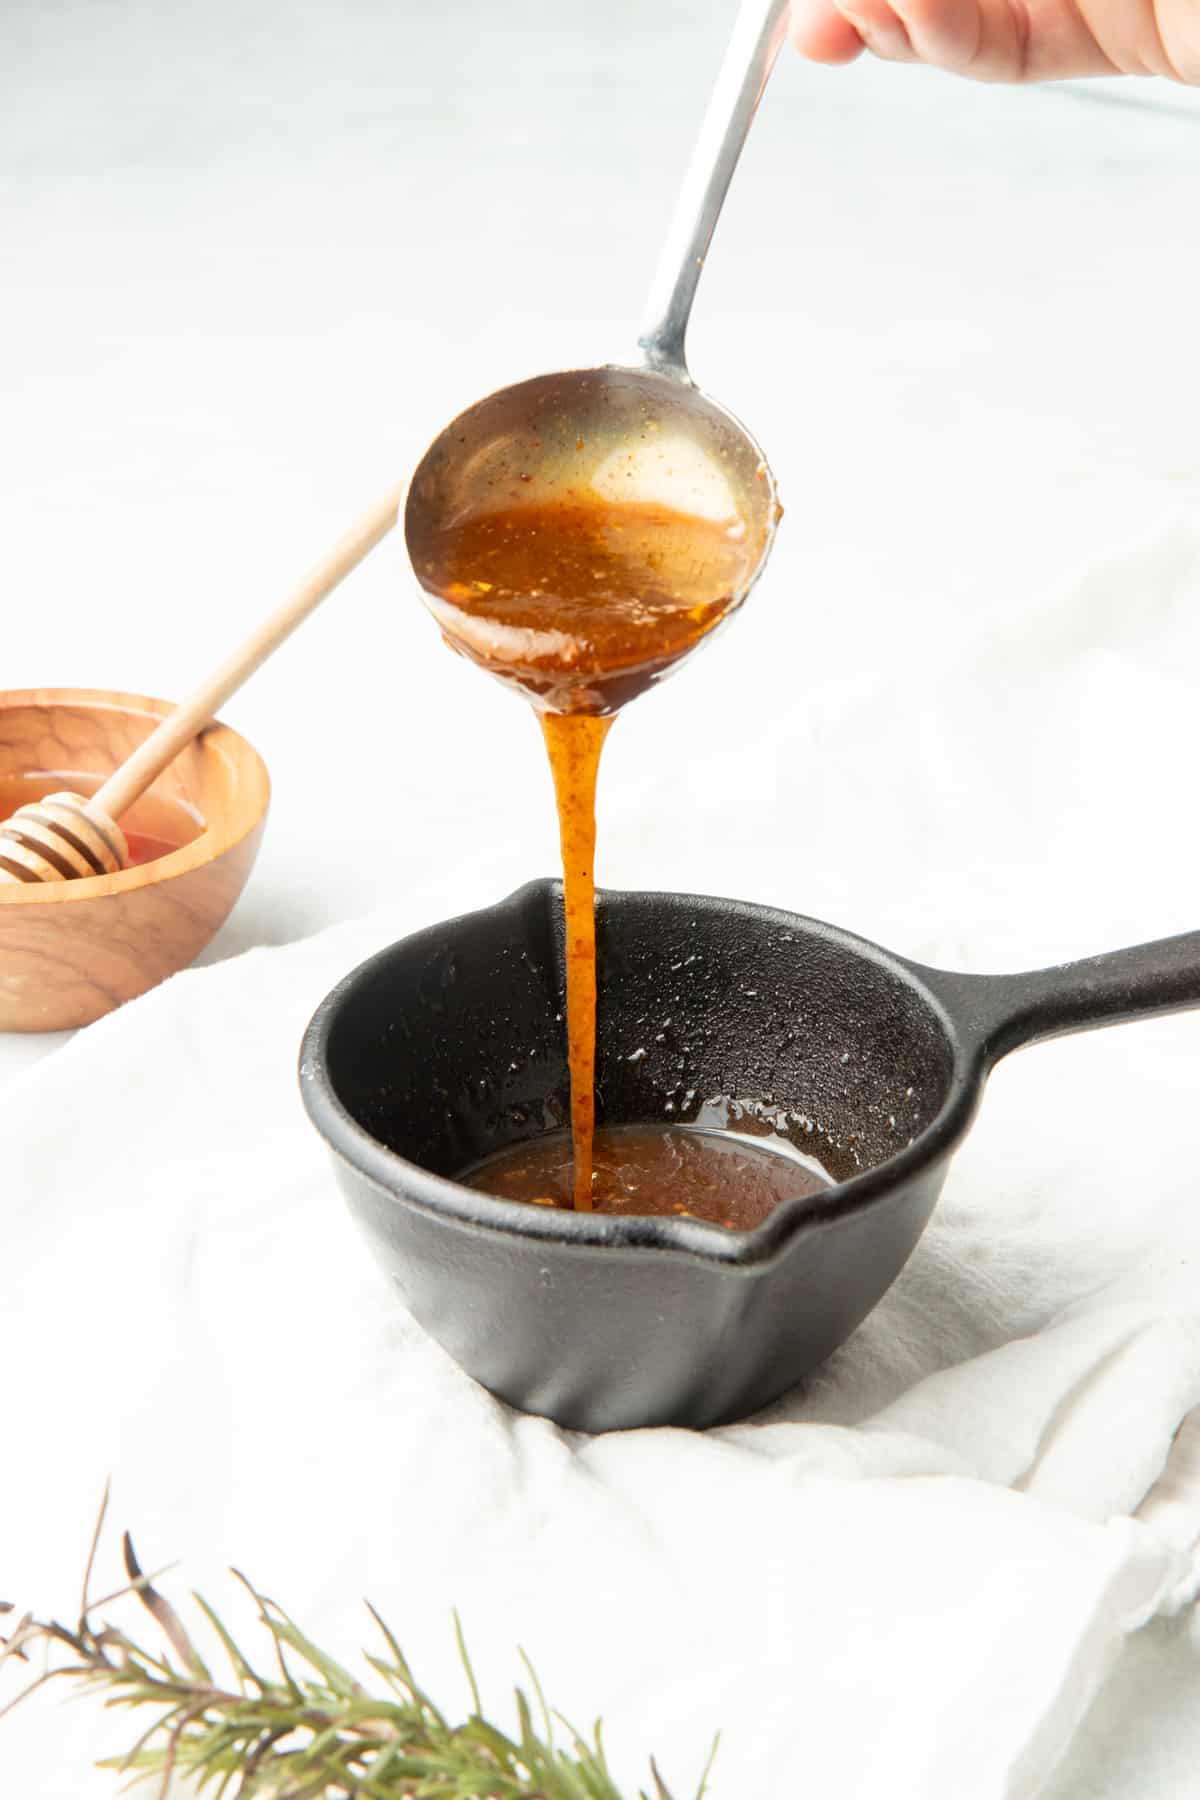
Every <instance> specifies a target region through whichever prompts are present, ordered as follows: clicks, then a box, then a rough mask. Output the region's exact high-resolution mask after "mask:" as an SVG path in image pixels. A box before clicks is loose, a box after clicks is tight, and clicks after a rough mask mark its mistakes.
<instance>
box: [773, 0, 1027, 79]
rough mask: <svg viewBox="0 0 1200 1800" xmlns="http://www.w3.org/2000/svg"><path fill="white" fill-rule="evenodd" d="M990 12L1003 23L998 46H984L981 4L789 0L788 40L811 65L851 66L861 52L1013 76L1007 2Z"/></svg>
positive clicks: (975, 0) (961, 0)
mask: <svg viewBox="0 0 1200 1800" xmlns="http://www.w3.org/2000/svg"><path fill="white" fill-rule="evenodd" d="M991 10H992V11H994V12H996V13H997V14H998V15H999V17H1000V20H1001V21H1002V23H1001V25H1000V28H999V30H998V31H997V32H996V33H995V35H996V36H997V37H998V38H999V39H1000V40H1001V42H999V43H996V44H994V45H993V44H991V43H988V44H986V45H985V43H984V37H985V32H984V8H983V6H981V4H980V0H792V24H791V33H792V41H793V43H794V44H795V45H796V48H797V49H798V50H799V51H800V53H801V55H802V56H807V57H808V58H809V60H810V61H811V62H822V63H846V62H853V60H854V58H855V57H856V56H858V55H860V53H861V52H862V51H863V50H864V49H866V50H870V51H871V53H872V54H873V55H875V56H879V57H883V58H884V59H885V60H886V61H888V62H923V63H929V64H931V65H932V66H933V67H934V68H938V69H951V70H954V71H956V72H958V73H964V74H965V73H967V72H968V71H969V72H970V73H972V74H978V73H985V74H989V75H991V76H992V77H993V78H1004V77H1005V76H1007V77H1008V78H1012V77H1013V76H1014V75H1015V74H1016V73H1017V67H1016V64H1017V62H1018V60H1019V59H1018V58H1017V57H1015V56H1014V55H1013V50H1014V48H1015V46H1013V45H1011V44H1009V43H1008V42H1005V41H1003V40H1005V39H1007V38H1008V37H1010V36H1011V35H1012V32H1011V27H1010V29H1009V30H1008V31H1005V29H1004V23H1003V22H1006V21H1007V20H1009V19H1011V17H1012V11H1011V9H1010V7H1009V6H1008V4H1007V0H999V5H998V6H997V5H993V7H992V8H991ZM992 35H993V34H992V33H991V32H989V33H987V36H988V37H989V38H990V37H991V36H992ZM984 50H986V51H987V52H988V54H987V55H986V56H985V57H984V59H983V60H985V61H986V62H988V63H990V64H992V65H994V66H993V67H991V68H989V69H987V70H981V69H980V68H979V67H978V64H979V61H980V59H981V52H982V51H984Z"/></svg>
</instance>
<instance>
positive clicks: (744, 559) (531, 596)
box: [422, 497, 752, 713]
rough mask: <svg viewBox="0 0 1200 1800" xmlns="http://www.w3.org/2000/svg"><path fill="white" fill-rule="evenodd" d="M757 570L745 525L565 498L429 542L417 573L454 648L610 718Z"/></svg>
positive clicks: (553, 707) (542, 694)
mask: <svg viewBox="0 0 1200 1800" xmlns="http://www.w3.org/2000/svg"><path fill="white" fill-rule="evenodd" d="M751 573H752V553H751V550H750V547H749V544H748V542H747V535H746V530H745V526H744V525H743V524H742V523H741V521H740V520H738V519H737V518H732V519H723V520H714V519H708V518H700V517H698V516H694V515H692V514H688V513H680V512H675V511H674V510H672V508H670V507H667V506H661V505H650V504H648V503H644V502H643V503H635V504H619V503H616V502H613V501H609V500H605V499H603V498H599V497H597V498H595V499H591V500H588V499H579V498H568V499H563V500H558V501H553V502H543V503H541V504H530V505H528V506H515V507H508V508H505V509H503V510H501V511H496V512H486V513H480V514H477V515H475V516H474V517H472V518H470V519H467V520H465V521H463V522H462V523H461V524H459V525H457V526H455V527H454V528H453V529H450V530H445V531H442V532H440V533H439V534H438V535H437V536H436V537H435V538H433V540H432V541H431V543H430V545H429V547H428V550H427V554H426V559H425V563H424V567H423V570H422V580H423V581H424V582H425V583H426V586H427V587H428V588H429V590H430V591H431V594H432V595H433V601H432V609H433V612H434V614H435V616H436V618H437V620H438V623H439V624H440V625H441V628H442V632H443V634H444V636H445V637H446V639H447V641H448V642H449V643H450V644H451V645H452V646H453V647H454V649H456V650H459V651H461V652H462V653H463V654H464V655H466V656H469V657H471V659H472V660H473V661H475V662H478V663H480V664H482V666H483V667H484V668H486V669H488V670H490V671H491V672H492V673H493V674H496V675H500V676H503V677H505V678H506V679H508V680H510V681H513V682H515V683H516V684H517V685H518V686H520V687H522V688H524V689H525V691H526V693H528V694H529V696H530V697H531V698H532V699H534V701H535V702H536V703H537V704H540V705H542V706H544V707H545V708H546V709H547V710H550V711H554V712H562V713H576V712H591V713H601V712H614V711H615V710H616V709H617V708H618V707H619V706H622V705H623V704H624V703H625V701H626V700H629V699H631V698H632V697H633V696H634V694H636V693H640V692H641V691H642V690H643V689H644V688H645V687H647V686H648V685H649V684H650V682H651V681H653V680H654V678H655V677H656V676H657V675H659V674H661V673H662V672H663V671H664V670H665V669H666V668H668V667H669V666H670V665H671V664H672V663H675V662H677V661H678V660H679V658H680V657H682V656H684V655H686V654H687V652H688V651H689V650H692V649H694V648H695V646H696V645H697V644H698V643H699V642H700V640H701V639H702V638H703V637H705V636H706V635H707V634H708V632H710V631H711V630H712V629H713V627H714V626H715V625H717V624H718V623H719V622H720V620H721V619H723V618H724V617H725V615H726V613H727V612H728V611H729V609H730V607H731V606H732V605H733V604H734V602H735V600H736V599H738V598H740V595H741V593H742V591H743V589H744V588H745V585H746V583H747V582H748V580H749V578H750V575H751Z"/></svg>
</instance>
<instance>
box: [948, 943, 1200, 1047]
mask: <svg viewBox="0 0 1200 1800" xmlns="http://www.w3.org/2000/svg"><path fill="white" fill-rule="evenodd" d="M919 973H920V975H921V978H922V979H923V980H924V981H925V982H927V984H928V985H929V987H931V988H932V989H933V991H934V993H935V994H936V995H937V997H938V998H939V1000H941V1002H942V1004H943V1005H944V1006H945V1008H946V1010H947V1012H948V1013H949V1014H950V1017H951V1019H952V1020H953V1022H954V1025H955V1027H956V1029H957V1031H958V1033H959V1035H960V1037H961V1038H962V1039H963V1040H964V1041H965V1042H966V1043H967V1044H969V1045H971V1046H972V1047H973V1048H975V1049H976V1050H977V1051H978V1052H979V1053H980V1054H981V1055H982V1057H983V1059H984V1061H985V1063H986V1064H987V1065H988V1066H989V1067H990V1065H991V1064H992V1063H995V1062H998V1061H999V1059H1000V1058H1001V1057H1002V1056H1007V1055H1008V1052H1009V1051H1010V1050H1016V1049H1019V1048H1020V1046H1021V1045H1022V1044H1034V1043H1037V1042H1039V1040H1041V1039H1042V1038H1051V1037H1061V1036H1062V1035H1063V1034H1064V1033H1066V1032H1068V1031H1090V1030H1092V1029H1094V1027H1096V1026H1097V1025H1115V1024H1119V1023H1120V1022H1121V1021H1122V1020H1126V1019H1145V1018H1149V1017H1151V1016H1152V1015H1153V1014H1155V1013H1171V1012H1185V1011H1186V1010H1187V1009H1188V1008H1189V1007H1192V1006H1200V931H1187V932H1184V933H1183V934H1182V935H1181V936H1179V937H1170V938H1159V939H1157V940H1156V942H1154V943H1152V944H1137V945H1135V946H1134V947H1133V948H1132V949H1130V950H1113V951H1110V952H1109V954H1108V955H1107V956H1089V957H1087V958H1086V959H1085V960H1084V961H1083V962H1070V963H1062V964H1060V965H1059V966H1058V967H1057V968H1053V969H1036V970H1033V971H1032V972H1031V973H1029V974H1025V975H959V974H950V973H948V972H947V971H945V970H941V969H921V970H920V971H919Z"/></svg>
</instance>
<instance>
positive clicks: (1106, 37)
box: [791, 0, 1200, 83]
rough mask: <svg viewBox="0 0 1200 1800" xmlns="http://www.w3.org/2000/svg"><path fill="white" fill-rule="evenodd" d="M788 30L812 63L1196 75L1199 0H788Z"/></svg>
mask: <svg viewBox="0 0 1200 1800" xmlns="http://www.w3.org/2000/svg"><path fill="white" fill-rule="evenodd" d="M791 34H792V40H793V42H794V43H795V45H796V48H797V49H798V50H799V51H800V52H801V54H802V55H804V56H807V57H808V58H809V59H810V60H811V61H813V62H823V63H847V62H853V60H854V58H855V57H856V56H859V55H860V54H861V53H862V51H863V50H870V51H871V52H872V53H873V54H874V55H875V56H881V57H883V58H884V59H885V60H886V61H888V62H921V63H927V64H929V65H930V66H931V67H933V68H936V69H948V70H951V71H952V72H953V73H954V74H956V75H969V76H972V77H973V78H974V79H975V80H977V81H1062V80H1065V79H1067V78H1068V77H1070V76H1076V75H1166V76H1168V77H1170V78H1171V79H1173V80H1175V81H1186V82H1196V83H1200V0H792V24H791Z"/></svg>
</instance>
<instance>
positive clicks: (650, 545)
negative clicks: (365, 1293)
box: [404, 0, 788, 1210]
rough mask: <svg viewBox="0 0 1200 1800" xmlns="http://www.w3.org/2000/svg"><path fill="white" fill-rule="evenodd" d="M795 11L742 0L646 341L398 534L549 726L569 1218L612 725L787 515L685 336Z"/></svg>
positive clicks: (467, 422) (548, 397)
mask: <svg viewBox="0 0 1200 1800" xmlns="http://www.w3.org/2000/svg"><path fill="white" fill-rule="evenodd" d="M787 13H788V3H787V0H744V4H743V6H742V10H741V12H740V14H739V16H738V20H737V24H736V26H735V29H734V34H733V38H732V41H731V43H730V46H729V50H728V52H727V53H726V57H725V61H724V64H723V65H722V68H721V72H720V74H719V76H718V78H717V83H716V86H715V88H714V90H713V95H712V99H711V101H710V103H709V107H708V111H707V113H706V115H705V119H704V123H703V125H702V127H701V131H700V136H699V139H698V141H697V144H696V147H695V150H694V151H693V154H692V159H691V162H690V164H689V166H688V170H687V173H686V175H685V178H684V182H683V187H682V190H681V193H680V196H679V200H678V202H677V205H676V209H675V214H674V218H673V220H672V223H671V226H670V229H669V231H668V234H667V238H666V242H665V245H664V249H663V254H662V257H661V260H660V264H659V270H658V274H657V276H656V278H655V282H654V286H653V288H652V291H651V295H650V300H649V304H648V307H647V313H646V323H645V326H644V328H643V331H642V333H641V337H640V339H639V343H640V348H641V352H642V361H641V365H640V366H638V367H625V366H622V365H614V364H606V365H604V366H602V367H600V368H593V369H574V370H568V371H562V372H560V373H558V374H555V375H541V376H537V377H536V378H535V379H533V380H531V381H523V382H519V383H518V384H517V385H516V386H514V387H506V388H501V389H499V390H498V391H497V392H496V393H494V394H491V395H489V397H488V398H487V399H485V400H481V401H480V402H479V403H478V404H477V405H475V406H472V407H470V408H469V409H468V410H467V411H466V412H464V413H462V414H460V415H459V417H458V418H456V419H455V420H454V421H453V422H452V423H451V424H450V425H448V426H447V427H446V429H445V430H444V431H443V432H442V433H441V435H440V436H439V437H437V438H436V439H435V440H434V442H433V444H432V445H431V446H430V448H429V450H428V451H426V453H425V456H424V457H423V459H422V461H421V462H420V464H419V465H418V467H417V470H416V473H415V474H414V476H413V481H412V486H411V488H410V490H409V496H408V503H407V507H406V510H405V518H404V530H405V537H406V540H407V544H408V550H409V555H410V557H411V559H412V563H413V568H414V570H415V571H416V574H417V578H418V580H419V581H420V582H421V585H422V587H423V588H424V589H425V590H426V594H427V596H428V602H429V606H430V609H431V611H432V612H433V614H434V616H435V618H436V619H437V621H438V623H439V625H440V626H441V629H442V634H443V636H444V638H445V639H446V641H447V643H449V644H450V646H451V647H452V648H453V649H455V650H457V651H459V652H460V653H461V654H462V655H464V656H467V657H468V658H470V659H471V660H472V661H473V662H475V663H478V664H479V665H480V666H481V667H482V668H484V669H485V670H487V671H488V672H489V673H491V674H493V675H497V676H499V677H500V678H501V679H503V680H505V681H507V682H509V683H510V684H513V685H515V686H517V687H518V688H520V689H521V690H522V691H523V692H524V693H525V695H526V696H527V698H529V699H530V700H531V701H532V702H533V704H534V705H535V706H536V707H537V708H538V709H539V711H540V712H541V713H542V719H543V730H544V731H545V735H546V742H547V747H548V749H549V752H550V761H551V767H552V770H553V774H554V782H555V788H556V791H557V795H558V805H559V816H560V825H561V834H562V849H563V868H564V875H565V910H566V931H567V941H568V946H569V949H570V954H569V957H568V970H567V1015H568V1033H569V1039H570V1052H571V1073H572V1081H571V1088H572V1104H571V1112H572V1131H573V1139H574V1145H575V1205H576V1206H577V1207H580V1208H582V1209H584V1210H586V1209H588V1208H590V1206H591V1204H592V1199H591V1193H592V1162H591V1143H592V1124H593V1088H594V1081H593V1064H594V1038H595V1002H596V981H595V957H594V943H595V938H594V931H595V927H594V905H593V892H594V890H593V861H594V851H595V812H594V802H595V786H596V770H597V765H598V762H599V757H600V751H601V747H602V745H603V741H604V736H605V733H606V731H607V729H608V725H609V723H610V721H611V718H612V715H613V714H614V713H615V712H616V711H617V710H618V708H619V707H621V706H623V705H624V704H625V702H626V701H628V700H630V699H632V698H633V697H634V696H635V695H636V694H639V693H641V692H643V691H644V689H645V688H647V687H648V686H649V685H650V684H651V683H652V682H653V681H655V680H657V679H658V678H659V677H660V676H662V675H663V674H664V673H666V671H667V670H669V669H670V668H673V667H674V666H675V665H676V664H677V663H678V662H679V661H681V660H682V658H683V657H684V656H686V655H687V654H688V653H689V652H690V651H691V650H693V649H695V648H696V646H697V645H698V644H699V643H701V642H702V641H703V640H704V639H706V638H707V637H709V636H710V635H711V634H712V632H713V630H714V629H715V628H716V627H717V626H718V625H719V624H720V623H721V622H722V621H723V620H724V619H726V618H727V617H728V616H729V614H730V613H732V612H733V611H734V610H735V609H736V608H737V607H738V606H740V604H741V602H742V601H743V600H744V599H745V597H746V595H747V594H748V593H749V591H750V589H751V587H752V586H753V585H754V582H755V580H756V579H757V577H758V575H759V573H760V572H761V570H762V567H763V564H764V563H765V561H766V558H767V554H768V552H769V550H770V547H771V541H772V539H773V537H774V533H775V525H776V521H777V519H778V516H779V504H778V500H777V497H776V491H775V482H774V479H773V477H772V475H771V471H770V468H769V467H768V465H767V462H766V459H765V457H764V456H763V454H762V451H761V450H760V449H759V447H758V445H757V443H756V442H755V441H754V439H753V438H752V437H751V436H750V434H749V432H748V431H746V429H745V428H744V426H742V425H741V424H739V422H738V421H737V420H736V419H735V418H734V417H733V415H732V414H731V413H729V412H727V411H726V410H725V408H724V407H722V406H718V405H717V403H716V402H715V401H714V400H711V399H709V397H708V396H707V395H705V394H703V393H701V392H700V390H699V389H698V388H697V387H696V385H695V383H694V382H693V381H692V379H691V376H690V375H689V373H688V368H687V362H686V358H685V354H684V339H685V335H686V332H687V325H688V319H689V317H690V315H691V310H692V302H693V300H694V298H695V294H696V287H697V284H698V282H699V279H700V271H701V269H702V268H703V266H704V259H705V256H706V254H707V251H708V246H709V243H710V241H711V239H712V234H713V230H714V228H715V226H716V222H717V218H718V216H719V214H720V211H721V207H722V204H723V202H724V199H725V195H726V192H727V191H728V188H729V183H730V180H731V178H732V176H733V171H734V169H735V167H736V166H737V161H738V158H739V156H740V154H741V150H742V146H743V144H744V143H745V140H746V135H747V132H748V131H749V129H750V125H751V122H752V120H753V118H754V114H755V112H756V110H757V107H758V103H759V100H760V99H761V97H762V93H763V89H764V88H765V86H766V83H767V79H768V77H769V75H770V72H771V70H772V68H773V67H774V64H775V60H776V58H777V56H778V54H779V50H780V46H781V44H782V42H783V37H784V32H785V28H786V23H787Z"/></svg>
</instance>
